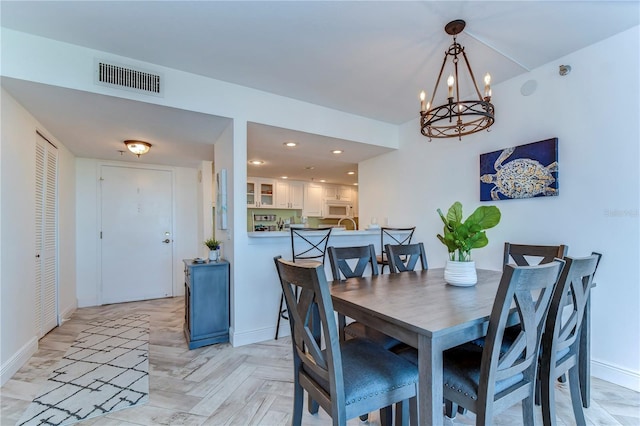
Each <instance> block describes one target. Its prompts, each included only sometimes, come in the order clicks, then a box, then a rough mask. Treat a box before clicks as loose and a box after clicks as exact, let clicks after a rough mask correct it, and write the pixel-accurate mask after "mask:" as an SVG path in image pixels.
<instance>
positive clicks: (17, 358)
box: [0, 337, 38, 386]
mask: <svg viewBox="0 0 640 426" xmlns="http://www.w3.org/2000/svg"><path fill="white" fill-rule="evenodd" d="M37 350H38V339H37V338H36V337H32V338H31V340H29V341H28V342H27V343H26V344H25V345H24V346H23V347H21V348H20V350H18V352H16V353H15V354H13V356H12V357H11V358H9V360H8V361H7V362H6V363H5V364H4V365H3V366H2V367H0V386H4V384H5V383H6V382H7V381H9V379H10V378H11V377H13V375H14V374H16V373H17V372H18V370H20V367H22V366H23V365H25V364H26V363H27V361H29V358H31V357H32V356H33V354H35V353H36V351H37Z"/></svg>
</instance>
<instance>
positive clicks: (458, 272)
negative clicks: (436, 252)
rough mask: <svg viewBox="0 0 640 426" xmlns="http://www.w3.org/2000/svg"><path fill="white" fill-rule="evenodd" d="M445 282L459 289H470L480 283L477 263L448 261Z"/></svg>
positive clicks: (445, 269)
mask: <svg viewBox="0 0 640 426" xmlns="http://www.w3.org/2000/svg"><path fill="white" fill-rule="evenodd" d="M444 280H445V281H446V282H447V283H449V284H451V285H455V286H458V287H469V286H472V285H475V284H476V283H477V282H478V276H477V275H476V262H473V261H471V262H458V261H454V260H447V265H446V266H445V268H444Z"/></svg>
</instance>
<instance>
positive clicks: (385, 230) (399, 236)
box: [376, 226, 416, 274]
mask: <svg viewBox="0 0 640 426" xmlns="http://www.w3.org/2000/svg"><path fill="white" fill-rule="evenodd" d="M415 230H416V227H415V226H412V227H407V228H391V227H388V226H383V227H382V228H380V254H379V255H378V256H376V260H377V262H378V265H381V266H380V273H381V274H384V267H385V266H389V260H388V259H387V253H386V252H385V247H386V245H387V244H393V245H405V244H411V238H412V237H413V232H414V231H415Z"/></svg>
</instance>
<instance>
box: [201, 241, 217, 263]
mask: <svg viewBox="0 0 640 426" xmlns="http://www.w3.org/2000/svg"><path fill="white" fill-rule="evenodd" d="M204 245H205V246H207V247H209V260H214V261H215V260H218V259H219V258H220V241H218V240H216V239H215V238H209V239H208V240H206V241H205V242H204Z"/></svg>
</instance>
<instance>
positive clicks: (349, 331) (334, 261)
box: [327, 244, 400, 349]
mask: <svg viewBox="0 0 640 426" xmlns="http://www.w3.org/2000/svg"><path fill="white" fill-rule="evenodd" d="M327 251H328V253H329V263H330V264H331V272H332V274H333V280H334V281H338V280H342V279H343V278H344V279H347V278H356V277H362V276H363V275H364V273H365V272H366V270H367V267H368V268H370V270H371V275H378V264H377V262H376V252H375V248H374V246H373V244H369V245H368V246H358V247H329V248H328V249H327ZM352 265H353V266H352ZM338 332H339V334H340V340H345V338H346V337H347V336H349V337H359V338H366V339H369V340H371V341H373V342H375V343H377V344H378V345H380V346H382V347H384V348H385V349H391V348H392V347H394V346H396V345H398V344H400V341H399V340H397V339H394V338H393V337H390V336H387V335H386V334H384V333H381V332H379V331H378V330H376V329H373V328H371V327H367V326H365V325H364V324H362V323H360V322H357V321H354V322H351V323H349V324H346V319H345V317H344V315H342V314H340V313H338Z"/></svg>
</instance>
